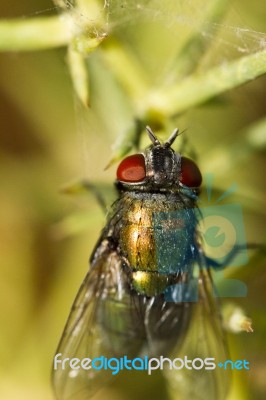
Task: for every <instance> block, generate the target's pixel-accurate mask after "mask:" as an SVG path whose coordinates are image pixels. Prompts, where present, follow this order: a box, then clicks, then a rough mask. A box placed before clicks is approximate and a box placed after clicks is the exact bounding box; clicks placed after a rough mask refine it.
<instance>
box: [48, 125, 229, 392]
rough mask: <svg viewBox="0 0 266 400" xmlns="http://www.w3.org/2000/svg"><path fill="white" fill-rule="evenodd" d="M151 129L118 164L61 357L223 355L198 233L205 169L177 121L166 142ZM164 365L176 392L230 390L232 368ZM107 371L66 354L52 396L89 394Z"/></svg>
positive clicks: (56, 371)
mask: <svg viewBox="0 0 266 400" xmlns="http://www.w3.org/2000/svg"><path fill="white" fill-rule="evenodd" d="M146 129H147V132H148V135H149V138H150V140H151V142H152V144H151V145H150V147H148V148H147V149H146V150H145V151H144V152H143V153H140V154H134V155H130V156H128V157H126V158H125V159H124V160H123V161H122V162H121V163H120V165H119V166H118V169H117V180H116V187H117V189H118V192H119V197H118V199H117V200H116V201H115V202H114V204H113V205H112V208H111V211H110V213H109V217H108V220H107V224H106V226H105V228H104V229H103V231H102V234H101V236H100V238H99V240H98V243H97V244H96V247H95V249H94V251H93V253H92V256H91V258H90V270H89V272H88V274H87V276H86V277H85V279H84V281H83V283H82V285H81V288H80V290H79V292H78V294H77V297H76V299H75V301H74V304H73V306H72V309H71V312H70V315H69V318H68V321H67V324H66V327H65V330H64V332H63V335H62V338H61V341H60V343H59V346H58V349H57V354H60V357H61V359H62V360H63V359H68V360H69V359H70V360H71V359H73V358H75V359H77V358H78V359H84V358H87V359H88V358H89V359H90V360H92V359H94V358H99V357H101V356H104V357H107V358H113V357H116V358H118V359H119V358H121V357H124V356H127V357H128V358H136V357H144V356H148V357H160V356H163V357H169V358H171V359H176V358H179V359H182V358H183V359H195V358H198V359H199V358H200V359H201V360H206V359H207V358H210V357H211V358H212V359H216V360H223V359H225V357H226V345H225V340H224V332H223V329H222V326H221V318H220V313H219V306H218V304H217V299H216V298H215V297H214V296H213V284H212V278H211V274H210V264H209V262H208V259H207V257H205V256H204V253H203V250H202V248H201V246H200V238H199V234H198V232H197V212H198V210H197V195H198V193H199V188H200V185H201V181H202V177H201V173H200V170H199V168H198V166H197V165H196V163H194V162H193V161H192V160H190V159H189V158H186V157H183V156H182V155H180V154H178V153H176V152H175V151H174V150H173V149H172V147H171V145H172V144H173V142H174V141H175V139H176V137H177V136H178V130H177V129H176V130H175V131H174V132H173V134H172V135H171V136H170V137H169V139H168V140H167V141H166V142H165V143H162V142H160V141H159V139H158V138H157V137H156V136H155V134H154V133H153V132H152V130H151V129H150V128H149V127H147V128H146ZM207 369H211V368H207ZM163 373H164V374H165V376H166V378H167V379H168V382H169V385H170V386H171V387H172V388H173V390H174V392H175V393H176V395H177V397H176V398H177V399H188V398H193V399H195V400H200V399H205V398H206V394H207V398H208V400H214V399H215V400H223V399H225V397H226V394H227V389H228V377H227V371H224V370H219V369H217V368H215V369H213V370H211V371H206V370H205V369H201V368H197V367H196V368H182V369H181V368H180V369H179V370H173V369H170V368H167V367H166V368H165V370H164V371H163ZM110 375H111V374H110V371H107V370H106V369H105V370H101V371H100V370H99V371H97V370H95V371H93V372H92V369H85V368H76V369H73V368H71V367H70V365H69V363H66V364H65V365H64V368H62V366H61V368H60V366H59V367H58V368H57V369H54V371H53V385H54V389H55V393H56V398H57V399H58V400H77V399H79V400H83V399H87V398H89V397H90V396H91V395H93V394H94V393H95V392H96V391H97V390H98V389H99V388H100V387H101V386H102V385H103V383H104V381H105V380H106V379H107V378H109V377H110Z"/></svg>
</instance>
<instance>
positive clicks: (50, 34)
mask: <svg viewBox="0 0 266 400" xmlns="http://www.w3.org/2000/svg"><path fill="white" fill-rule="evenodd" d="M70 40H71V27H70V19H69V17H68V16H67V15H66V14H61V16H52V17H40V18H32V19H25V20H18V19H10V20H1V21H0V51H32V50H43V49H49V48H54V47H59V46H65V45H67V44H68V43H69V41H70Z"/></svg>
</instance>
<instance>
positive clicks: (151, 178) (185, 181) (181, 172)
mask: <svg viewBox="0 0 266 400" xmlns="http://www.w3.org/2000/svg"><path fill="white" fill-rule="evenodd" d="M146 130H147V132H148V135H149V137H150V139H151V142H152V145H151V146H150V147H148V148H147V149H146V150H145V151H144V152H143V153H139V154H134V155H131V156H128V157H126V158H124V160H122V161H121V163H120V165H119V166H118V169H117V186H118V187H119V188H121V189H122V190H137V191H159V192H166V191H177V190H180V189H181V188H184V187H188V188H190V189H191V190H194V191H196V192H197V191H198V188H199V186H200V184H201V181H202V177H201V173H200V170H199V168H198V166H197V165H196V164H195V163H194V161H192V160H190V159H189V158H186V157H182V156H181V155H180V154H178V153H176V152H175V151H174V150H173V149H172V148H171V145H172V144H173V142H174V141H175V139H176V137H177V136H178V129H175V130H174V132H173V133H172V135H171V136H170V137H169V139H168V140H167V141H166V142H165V143H161V142H160V141H159V140H158V139H157V137H156V136H155V135H154V133H153V132H152V130H151V129H150V128H149V127H146Z"/></svg>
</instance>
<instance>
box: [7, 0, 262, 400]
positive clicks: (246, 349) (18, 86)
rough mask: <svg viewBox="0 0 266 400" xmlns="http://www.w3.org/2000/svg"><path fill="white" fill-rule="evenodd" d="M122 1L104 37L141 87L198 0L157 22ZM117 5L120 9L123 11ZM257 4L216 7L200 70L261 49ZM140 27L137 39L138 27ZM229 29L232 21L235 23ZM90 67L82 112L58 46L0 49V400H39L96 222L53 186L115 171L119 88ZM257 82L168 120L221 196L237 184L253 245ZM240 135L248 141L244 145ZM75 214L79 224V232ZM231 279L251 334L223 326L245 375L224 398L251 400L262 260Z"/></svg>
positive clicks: (190, 20) (255, 392)
mask: <svg viewBox="0 0 266 400" xmlns="http://www.w3.org/2000/svg"><path fill="white" fill-rule="evenodd" d="M122 3H123V6H124V11H123V13H122V11H121V10H119V12H118V11H117V10H116V11H115V12H114V13H113V14H112V12H111V11H110V19H111V20H112V23H113V26H114V28H113V29H114V31H115V34H116V36H117V38H120V39H121V38H123V40H124V41H125V42H126V43H127V46H129V48H130V49H131V51H133V52H137V54H138V57H139V59H140V61H141V63H142V64H143V65H144V69H145V70H146V71H147V72H148V74H149V76H150V81H151V84H156V83H158V81H159V80H160V72H161V70H162V69H164V70H165V71H166V72H167V68H168V60H170V59H171V57H173V54H172V53H173V52H172V48H173V46H174V45H176V46H178V45H179V42H180V41H182V36H180V35H182V31H183V33H184V36H185V35H186V34H188V31H189V29H191V28H193V27H194V26H195V24H196V20H197V15H198V13H199V10H200V9H201V2H200V1H197V0H193V1H190V2H180V3H181V5H182V7H183V12H182V7H181V8H180V9H181V13H180V15H179V19H178V20H177V21H175V24H174V23H173V21H171V20H170V19H169V18H166V16H165V15H166V14H165V13H164V9H165V8H164V6H162V5H161V6H159V7H157V8H156V4H155V3H156V2H154V1H150V2H149V1H145V2H143V4H142V2H139V3H135V2H130V1H129V2H122ZM185 3H186V4H185ZM110 4H111V6H112V4H114V2H111V3H110ZM158 4H159V3H158ZM165 4H168V3H167V2H165ZM170 6H171V2H170V1H169V7H170ZM127 7H128V11H129V12H128V13H125V10H127ZM110 10H111V9H110ZM56 12H57V10H55V9H54V5H53V3H52V2H51V1H48V0H42V1H41V0H38V1H37V0H32V1H30V0H20V1H19V0H12V1H9V2H1V4H0V18H11V17H12V18H13V17H18V18H28V17H35V16H37V15H38V14H39V13H41V14H42V15H49V14H53V13H54V14H55V13H56ZM139 13H141V18H142V19H141V20H138V18H139V15H140V14H139ZM265 13H266V11H265V7H263V5H262V2H261V0H255V1H253V2H250V1H247V0H245V1H243V0H236V1H234V2H230V7H229V8H228V11H227V13H226V14H225V18H224V20H223V22H222V23H221V25H220V24H219V26H218V28H219V33H218V35H216V34H215V29H216V28H217V26H216V25H213V26H211V28H212V29H211V31H209V33H208V34H209V35H210V38H211V45H210V49H209V51H208V53H207V55H206V56H205V57H204V58H203V60H202V62H201V65H200V70H201V72H202V71H203V72H204V68H207V67H209V66H212V65H217V64H221V63H223V62H224V61H226V60H230V59H233V58H237V57H240V56H241V55H242V53H241V52H243V53H247V54H251V53H252V52H254V51H256V50H259V49H260V48H261V46H262V45H263V43H264V45H265V34H262V33H259V32H263V31H265V20H266V14H265ZM125 15H126V16H127V18H125ZM112 18H113V19H112ZM114 18H116V23H114ZM134 18H136V19H137V22H134ZM144 22H146V24H147V27H146V28H147V30H148V32H149V34H148V35H147V36H145V35H144V34H143V32H144V31H143V29H144V26H143V24H144ZM77 23H78V19H77ZM138 23H139V24H140V26H139V27H138ZM207 23H208V21H207ZM239 26H240V27H242V29H240V30H238V29H237V27H239ZM157 27H158V31H159V32H160V39H161V42H160V43H159V42H158V40H157V39H158V38H156V37H155V38H153V41H152V36H153V34H152V33H153V32H154V30H155V29H157ZM44 34H49V33H48V32H47V33H46V32H44ZM163 35H165V37H164V36H163ZM169 35H170V36H169ZM169 37H171V39H172V41H170V42H169ZM206 40H207V39H206ZM147 49H149V51H148V50H147ZM93 57H94V59H93ZM90 69H91V79H92V83H91V85H92V99H91V103H92V107H91V108H90V109H87V110H85V108H84V107H83V106H82V105H81V104H80V103H79V100H77V98H76V96H75V94H74V92H73V88H72V83H71V79H70V76H69V72H68V68H67V64H66V52H65V49H64V48H60V49H56V50H46V51H39V52H38V51H36V52H27V53H18V52H13V53H8V52H6V53H1V54H0V178H1V186H0V221H1V223H0V248H1V254H0V257H1V259H0V266H1V270H0V271H1V280H0V300H1V301H0V318H1V329H0V355H1V363H0V368H1V373H0V396H1V398H2V399H12V400H16V399H19V400H22V399H27V400H30V399H34V400H35V399H38V400H42V399H43V400H49V399H52V398H53V397H52V393H51V388H50V369H51V363H52V358H53V354H54V352H55V349H56V346H57V343H58V340H59V338H60V335H61V333H62V330H63V326H64V323H65V321H66V318H67V315H68V313H69V310H70V306H71V303H72V301H73V298H74V296H75V294H76V292H77V290H78V288H79V286H80V284H81V282H82V280H83V277H84V275H85V274H86V271H87V268H88V266H87V260H88V258H89V255H90V253H91V251H92V248H93V246H94V243H95V242H96V240H97V237H98V235H99V232H100V230H101V228H102V227H103V224H104V216H103V215H102V213H101V211H100V210H99V208H98V205H97V204H96V202H95V201H94V200H93V199H91V198H89V197H88V199H87V198H85V196H83V197H82V198H81V197H80V196H77V198H76V197H75V196H74V197H72V198H69V197H67V196H65V195H63V194H62V193H60V188H61V187H63V186H64V185H66V184H68V183H69V182H71V181H75V180H78V179H81V178H88V179H90V180H92V181H95V182H101V181H102V182H109V183H111V182H112V181H113V179H114V175H115V167H111V168H110V169H108V170H107V171H104V168H105V166H106V165H107V163H108V162H109V161H110V158H111V148H112V147H111V146H112V145H113V143H114V142H115V141H116V131H118V130H120V131H122V130H123V127H124V126H126V122H125V120H126V118H127V117H128V118H132V111H131V110H130V107H129V106H127V105H126V106H125V110H123V111H121V112H119V107H120V105H121V104H122V103H123V99H124V97H125V95H124V94H122V95H120V93H119V89H118V88H117V85H116V83H115V81H114V80H112V77H111V78H110V76H111V74H110V72H109V71H106V70H104V68H103V69H102V70H101V68H100V67H98V64H97V52H96V55H95V56H94V55H93V56H92V60H91V64H90ZM169 70H170V68H169ZM265 84H266V79H265V77H261V78H259V79H257V80H255V81H253V82H250V83H248V84H246V85H244V86H243V87H240V88H237V89H234V90H232V91H230V92H229V93H227V94H224V95H222V96H220V97H219V98H218V99H217V100H216V101H212V102H209V103H207V104H204V105H201V106H198V107H195V108H191V109H190V110H188V111H187V112H185V113H183V114H182V115H180V116H177V117H176V118H175V122H176V124H177V125H178V126H179V128H180V129H181V130H183V129H186V128H187V133H186V135H187V137H188V140H189V143H190V145H191V146H193V149H194V150H195V152H196V153H197V155H198V159H199V164H200V165H201V169H202V172H203V173H207V172H212V173H213V174H214V176H215V187H216V188H218V189H219V190H221V191H223V190H226V189H227V188H229V187H230V185H231V184H232V183H237V185H238V191H237V193H236V194H235V195H234V200H236V201H237V202H239V203H240V204H242V206H243V210H244V211H243V212H244V220H245V224H246V234H247V240H248V242H252V243H262V242H264V240H265V222H266V219H265V198H264V192H265V151H263V144H264V148H265V130H266V122H265V117H266V116H265V111H266V94H265V92H266V91H265ZM121 99H122V100H121ZM113 103H114V104H113ZM254 129H255V130H256V129H257V130H259V131H260V133H259V134H258V135H257V136H258V137H259V139H258V140H257V139H256V140H255V139H254V135H251V133H252V132H254ZM250 132H251V133H250ZM262 132H264V136H263V133H262ZM167 134H168V132H167ZM250 135H251V136H250ZM250 137H252V138H253V139H252V140H253V142H252V143H253V145H252V146H249V145H248V143H249V139H248V138H250ZM263 137H264V139H263ZM254 140H255V142H254ZM254 143H255V144H254ZM83 216H84V218H83ZM82 219H84V220H85V221H88V223H87V225H86V229H84V226H83V225H84V223H83V225H82V222H80V221H82ZM76 231H77V232H76ZM75 232H76V233H77V234H74V233H75ZM72 233H73V234H72ZM239 274H240V275H237V273H236V274H235V276H238V277H239V278H241V279H243V280H245V282H246V283H247V286H248V290H249V293H248V297H247V298H245V299H241V300H239V301H235V300H236V299H234V301H235V302H236V303H237V304H241V305H242V306H243V307H244V309H245V311H246V313H247V315H249V316H250V317H251V318H252V319H253V326H254V330H255V331H254V333H253V334H247V333H242V334H240V335H235V336H234V335H231V334H230V335H229V342H230V350H231V354H232V358H237V359H244V358H245V359H246V360H249V361H250V362H251V370H250V372H249V373H248V374H244V373H243V374H242V373H239V374H238V375H237V378H236V380H235V393H237V394H232V397H231V399H240V398H241V399H256V400H260V399H264V398H265V395H266V383H265V378H264V377H265V373H266V362H265V359H266V357H265V356H266V349H265V340H266V319H265V307H266V300H265V295H264V292H265V289H264V288H265V284H266V273H265V267H264V263H263V258H262V256H260V255H257V256H255V258H254V257H253V258H252V259H251V262H250V264H249V265H248V266H247V267H246V268H244V269H243V270H241V271H240V272H239ZM121 393H122V394H121ZM121 393H120V394H119V392H111V391H110V392H108V391H107V392H105V394H102V395H101V396H102V397H99V398H102V399H105V398H114V399H126V397H125V396H126V395H125V393H123V392H121ZM111 396H113V397H111ZM128 396H129V395H128ZM128 398H129V397H128Z"/></svg>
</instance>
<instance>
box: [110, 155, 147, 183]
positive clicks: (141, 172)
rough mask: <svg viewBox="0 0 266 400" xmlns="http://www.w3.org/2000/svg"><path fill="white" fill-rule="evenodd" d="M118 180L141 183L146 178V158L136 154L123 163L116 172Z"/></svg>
mask: <svg viewBox="0 0 266 400" xmlns="http://www.w3.org/2000/svg"><path fill="white" fill-rule="evenodd" d="M116 176H117V179H118V180H119V181H122V182H141V181H143V180H144V179H145V177H146V168H145V158H144V156H143V155H142V154H134V155H133V156H129V157H127V158H125V159H124V160H123V161H121V163H120V165H119V167H118V168H117V172H116Z"/></svg>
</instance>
